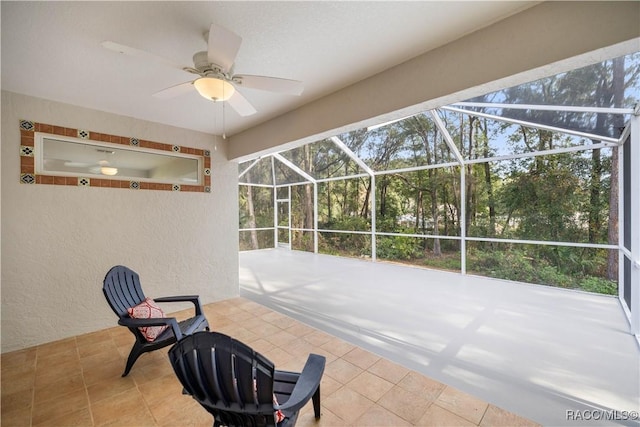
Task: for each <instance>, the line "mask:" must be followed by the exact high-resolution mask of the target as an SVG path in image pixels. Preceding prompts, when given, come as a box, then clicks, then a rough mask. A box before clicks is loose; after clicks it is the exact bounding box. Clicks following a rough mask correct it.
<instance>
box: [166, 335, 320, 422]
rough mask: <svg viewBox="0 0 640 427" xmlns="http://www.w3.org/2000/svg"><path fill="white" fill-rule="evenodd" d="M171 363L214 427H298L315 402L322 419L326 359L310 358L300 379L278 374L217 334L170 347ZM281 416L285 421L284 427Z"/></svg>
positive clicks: (261, 358) (246, 349)
mask: <svg viewBox="0 0 640 427" xmlns="http://www.w3.org/2000/svg"><path fill="white" fill-rule="evenodd" d="M169 359H170V361H171V365H172V366H173V370H174V371H175V373H176V375H177V377H178V379H179V380H180V382H181V383H182V386H183V387H184V391H183V393H185V394H189V395H191V397H193V398H194V399H195V400H196V401H197V402H198V403H199V404H200V405H202V407H204V409H206V410H207V411H208V412H209V413H210V414H211V415H213V418H214V422H213V425H214V427H218V426H228V427H247V426H254V427H262V426H278V427H284V426H294V425H295V423H296V420H297V418H298V413H299V411H300V409H301V408H302V407H303V406H304V405H305V404H307V402H309V400H310V399H312V400H313V409H314V415H315V417H316V419H319V418H320V380H321V379H322V374H323V373H324V365H325V362H326V359H325V357H324V356H320V355H317V354H310V355H309V357H308V359H307V363H306V364H305V366H304V368H303V370H302V372H301V373H297V372H287V371H277V370H275V368H274V365H273V363H271V362H270V361H269V360H268V359H267V358H265V357H264V356H262V355H261V354H260V353H257V352H255V351H254V350H252V349H251V348H250V347H248V346H247V345H245V344H243V343H241V342H240V341H237V340H235V339H233V338H231V337H229V336H227V335H224V334H221V333H218V332H197V333H195V334H193V335H190V336H187V337H184V338H182V339H181V340H180V341H178V342H177V343H176V344H175V345H174V346H173V347H171V349H170V350H169ZM274 397H275V401H277V404H276V403H275V401H274ZM277 410H280V411H282V414H283V415H284V417H285V418H284V420H282V421H281V422H279V423H278V422H277V421H276V415H275V411H277Z"/></svg>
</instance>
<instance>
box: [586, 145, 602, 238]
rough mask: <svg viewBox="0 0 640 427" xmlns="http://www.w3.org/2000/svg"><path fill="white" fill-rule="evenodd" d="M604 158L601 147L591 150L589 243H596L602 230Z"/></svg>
mask: <svg viewBox="0 0 640 427" xmlns="http://www.w3.org/2000/svg"><path fill="white" fill-rule="evenodd" d="M601 180H602V159H601V157H600V149H599V148H597V149H595V150H592V152H591V183H590V185H589V243H596V242H597V240H598V234H599V232H600V227H601V226H602V224H601V219H600V211H601V209H602V206H600V191H601V189H602V184H601Z"/></svg>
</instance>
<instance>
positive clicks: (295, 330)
mask: <svg viewBox="0 0 640 427" xmlns="http://www.w3.org/2000/svg"><path fill="white" fill-rule="evenodd" d="M285 330H286V331H287V332H289V333H290V334H293V335H295V336H296V337H304V336H306V335H309V334H312V333H313V332H315V329H313V328H312V327H311V326H307V325H305V324H304V323H300V322H295V323H294V324H292V325H291V326H289V327H288V328H286V329H285Z"/></svg>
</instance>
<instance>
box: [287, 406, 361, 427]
mask: <svg viewBox="0 0 640 427" xmlns="http://www.w3.org/2000/svg"><path fill="white" fill-rule="evenodd" d="M308 406H309V405H307V406H305V407H304V408H302V410H301V411H300V415H298V421H297V422H296V427H346V426H352V425H353V424H350V423H348V422H346V421H345V420H343V419H342V418H340V417H338V416H337V415H336V414H334V413H333V412H331V411H330V410H328V409H327V408H325V407H322V408H321V410H320V419H319V420H316V418H315V415H314V413H313V409H312V408H311V409H309V408H308Z"/></svg>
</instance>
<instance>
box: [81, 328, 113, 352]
mask: <svg viewBox="0 0 640 427" xmlns="http://www.w3.org/2000/svg"><path fill="white" fill-rule="evenodd" d="M122 329H124V327H123V328H122ZM111 337H112V334H111V331H110V330H109V329H103V330H102V331H97V332H91V333H88V334H83V335H78V336H77V337H76V343H77V345H78V348H81V347H91V346H95V345H100V344H102V343H104V342H108V341H111Z"/></svg>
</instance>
